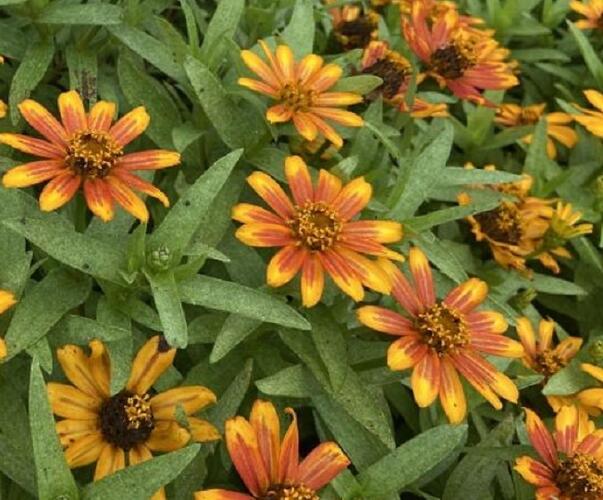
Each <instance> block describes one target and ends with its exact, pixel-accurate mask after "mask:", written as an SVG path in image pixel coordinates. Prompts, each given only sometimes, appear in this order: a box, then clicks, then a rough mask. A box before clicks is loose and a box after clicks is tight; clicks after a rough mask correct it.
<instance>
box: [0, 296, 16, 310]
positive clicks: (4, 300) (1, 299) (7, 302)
mask: <svg viewBox="0 0 603 500" xmlns="http://www.w3.org/2000/svg"><path fill="white" fill-rule="evenodd" d="M16 303H17V299H16V298H15V296H14V295H13V294H12V293H11V292H8V291H6V290H0V314H2V313H3V312H4V311H7V310H8V309H10V308H11V307H13V306H14V305H15V304H16Z"/></svg>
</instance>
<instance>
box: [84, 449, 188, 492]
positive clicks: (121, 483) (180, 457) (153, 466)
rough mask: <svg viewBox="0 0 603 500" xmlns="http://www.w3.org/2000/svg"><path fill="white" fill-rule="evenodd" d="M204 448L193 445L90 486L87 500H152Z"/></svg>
mask: <svg viewBox="0 0 603 500" xmlns="http://www.w3.org/2000/svg"><path fill="white" fill-rule="evenodd" d="M199 449H200V446H199V445H198V444H193V445H190V446H187V447H186V448H183V449H181V450H178V451H174V452H172V453H168V454H166V455H162V456H160V457H156V458H153V459H152V460H148V461H147V462H143V463H141V464H137V465H133V466H130V467H127V468H126V469H123V470H120V471H118V472H116V473H115V474H111V475H110V476H107V477H106V478H104V479H101V480H100V481H96V482H94V483H91V484H89V485H88V486H86V487H85V488H84V489H83V491H82V493H83V495H82V499H83V500H119V499H123V498H127V499H128V500H148V499H149V498H150V497H152V496H153V495H154V494H155V493H156V492H157V490H159V488H161V487H162V486H165V485H166V484H168V483H169V482H171V481H173V480H174V479H175V478H176V477H178V474H180V472H181V471H182V470H183V469H184V468H185V467H186V466H187V465H188V464H189V463H190V462H191V461H192V460H193V458H195V455H197V453H198V452H199Z"/></svg>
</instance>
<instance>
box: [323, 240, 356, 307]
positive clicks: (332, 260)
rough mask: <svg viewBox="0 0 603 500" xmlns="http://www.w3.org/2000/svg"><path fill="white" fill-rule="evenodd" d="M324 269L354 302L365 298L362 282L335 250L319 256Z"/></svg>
mask: <svg viewBox="0 0 603 500" xmlns="http://www.w3.org/2000/svg"><path fill="white" fill-rule="evenodd" d="M317 255H318V256H319V258H320V262H321V264H322V267H323V268H324V269H325V271H327V273H329V276H331V279H332V280H333V281H334V282H335V284H336V285H337V286H338V287H339V288H340V289H341V290H342V291H343V292H344V293H346V294H347V295H349V296H350V297H352V299H354V301H356V302H360V301H361V300H362V299H363V298H364V290H363V288H362V282H361V281H360V279H359V277H358V276H357V275H356V273H355V272H354V270H353V269H352V268H351V267H350V266H349V265H348V263H347V261H346V260H345V259H343V258H342V257H341V256H340V255H339V254H337V253H336V252H334V251H333V250H327V251H325V252H321V253H319V254H317Z"/></svg>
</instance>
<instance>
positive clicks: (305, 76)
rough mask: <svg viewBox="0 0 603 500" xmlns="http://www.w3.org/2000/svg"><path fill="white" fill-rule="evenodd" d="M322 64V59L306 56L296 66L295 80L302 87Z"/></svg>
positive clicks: (310, 55) (312, 55) (315, 56)
mask: <svg viewBox="0 0 603 500" xmlns="http://www.w3.org/2000/svg"><path fill="white" fill-rule="evenodd" d="M322 64H323V59H322V57H320V56H317V55H316V54H308V55H307V56H305V57H304V58H303V59H302V60H301V61H300V62H299V64H298V65H297V79H298V80H299V81H300V83H301V84H302V85H305V84H306V82H307V81H308V80H309V79H311V78H312V77H313V76H314V75H316V74H317V72H318V71H319V70H320V68H322Z"/></svg>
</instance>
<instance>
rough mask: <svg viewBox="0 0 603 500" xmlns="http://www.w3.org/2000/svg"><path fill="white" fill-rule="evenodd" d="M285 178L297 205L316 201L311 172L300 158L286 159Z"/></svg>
mask: <svg viewBox="0 0 603 500" xmlns="http://www.w3.org/2000/svg"><path fill="white" fill-rule="evenodd" d="M285 176H286V177H287V182H288V184H289V188H290V189H291V194H292V195H293V199H294V200H295V203H296V204H297V205H300V206H303V205H305V204H306V203H308V202H310V201H313V200H314V188H313V187H312V179H311V177H310V171H309V170H308V165H306V162H305V161H304V160H303V159H302V158H301V157H300V156H288V157H287V158H286V159H285Z"/></svg>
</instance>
